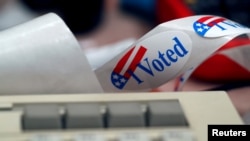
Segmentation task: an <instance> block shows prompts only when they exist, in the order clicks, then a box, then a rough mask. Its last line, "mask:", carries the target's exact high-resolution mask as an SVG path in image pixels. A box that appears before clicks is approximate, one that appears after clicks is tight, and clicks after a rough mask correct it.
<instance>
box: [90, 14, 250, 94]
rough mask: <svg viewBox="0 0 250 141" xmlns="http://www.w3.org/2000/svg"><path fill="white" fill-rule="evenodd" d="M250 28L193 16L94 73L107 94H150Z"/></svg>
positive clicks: (171, 23)
mask: <svg viewBox="0 0 250 141" xmlns="http://www.w3.org/2000/svg"><path fill="white" fill-rule="evenodd" d="M243 34H246V35H247V36H248V37H249V35H250V29H249V28H247V27H245V26H243V25H240V24H238V23H236V22H233V21H231V20H228V19H225V18H223V17H218V16H213V15H199V16H191V17H186V18H181V19H176V20H173V21H169V22H166V23H162V24H160V25H158V26H156V27H155V28H154V29H152V30H151V31H149V32H148V33H147V34H145V35H144V36H143V37H141V38H140V39H139V40H137V41H136V42H135V43H134V44H133V45H131V46H130V47H128V48H127V49H126V50H123V51H122V52H121V53H120V54H119V55H117V56H114V58H113V59H111V60H110V61H108V62H107V63H105V64H103V65H102V66H101V67H99V68H97V69H96V70H95V73H96V75H97V78H98V79H99V81H100V82H101V85H102V87H103V89H104V91H106V92H122V91H148V90H150V89H153V88H157V87H159V86H161V85H162V84H164V83H167V82H168V81H170V80H171V79H173V78H176V77H179V76H181V77H180V79H179V83H177V86H176V90H181V88H182V87H183V85H184V84H185V82H186V81H187V79H188V78H189V77H190V75H191V74H192V72H193V71H194V70H195V68H197V67H198V66H199V65H200V64H201V63H202V62H203V61H204V60H206V59H207V58H208V57H210V56H211V55H212V54H214V53H215V52H216V51H217V50H218V49H220V48H221V47H222V46H223V45H224V44H226V43H227V42H229V41H230V40H233V39H234V38H236V37H237V36H239V35H243Z"/></svg>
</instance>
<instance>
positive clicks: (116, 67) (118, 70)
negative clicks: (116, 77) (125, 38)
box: [114, 47, 135, 73]
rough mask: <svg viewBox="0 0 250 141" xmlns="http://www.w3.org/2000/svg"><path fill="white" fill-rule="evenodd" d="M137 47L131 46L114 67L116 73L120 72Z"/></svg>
mask: <svg viewBox="0 0 250 141" xmlns="http://www.w3.org/2000/svg"><path fill="white" fill-rule="evenodd" d="M134 49H135V47H133V48H131V49H130V50H129V51H128V52H127V53H126V54H125V55H124V56H123V57H122V59H121V60H120V61H119V62H118V63H117V65H116V66H115V68H114V72H115V73H120V72H121V71H122V69H123V67H124V65H125V64H126V62H127V61H128V58H129V57H130V56H131V54H132V52H133V50H134Z"/></svg>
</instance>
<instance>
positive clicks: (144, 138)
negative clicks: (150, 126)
mask: <svg viewBox="0 0 250 141" xmlns="http://www.w3.org/2000/svg"><path fill="white" fill-rule="evenodd" d="M118 141H150V138H149V136H148V135H147V134H146V133H143V132H125V133H121V134H120V135H119V136H118Z"/></svg>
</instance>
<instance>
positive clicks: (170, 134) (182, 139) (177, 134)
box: [162, 131, 195, 141]
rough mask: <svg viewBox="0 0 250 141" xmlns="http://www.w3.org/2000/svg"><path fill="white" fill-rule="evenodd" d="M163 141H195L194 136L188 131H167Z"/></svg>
mask: <svg viewBox="0 0 250 141" xmlns="http://www.w3.org/2000/svg"><path fill="white" fill-rule="evenodd" d="M162 141H195V138H194V135H193V134H192V133H191V132H188V131H166V132H164V133H163V135H162Z"/></svg>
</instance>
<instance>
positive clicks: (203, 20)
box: [197, 16, 213, 23]
mask: <svg viewBox="0 0 250 141" xmlns="http://www.w3.org/2000/svg"><path fill="white" fill-rule="evenodd" d="M211 18H213V16H206V17H202V18H200V19H199V20H198V21H197V22H200V23H203V22H205V21H206V20H208V19H211Z"/></svg>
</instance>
